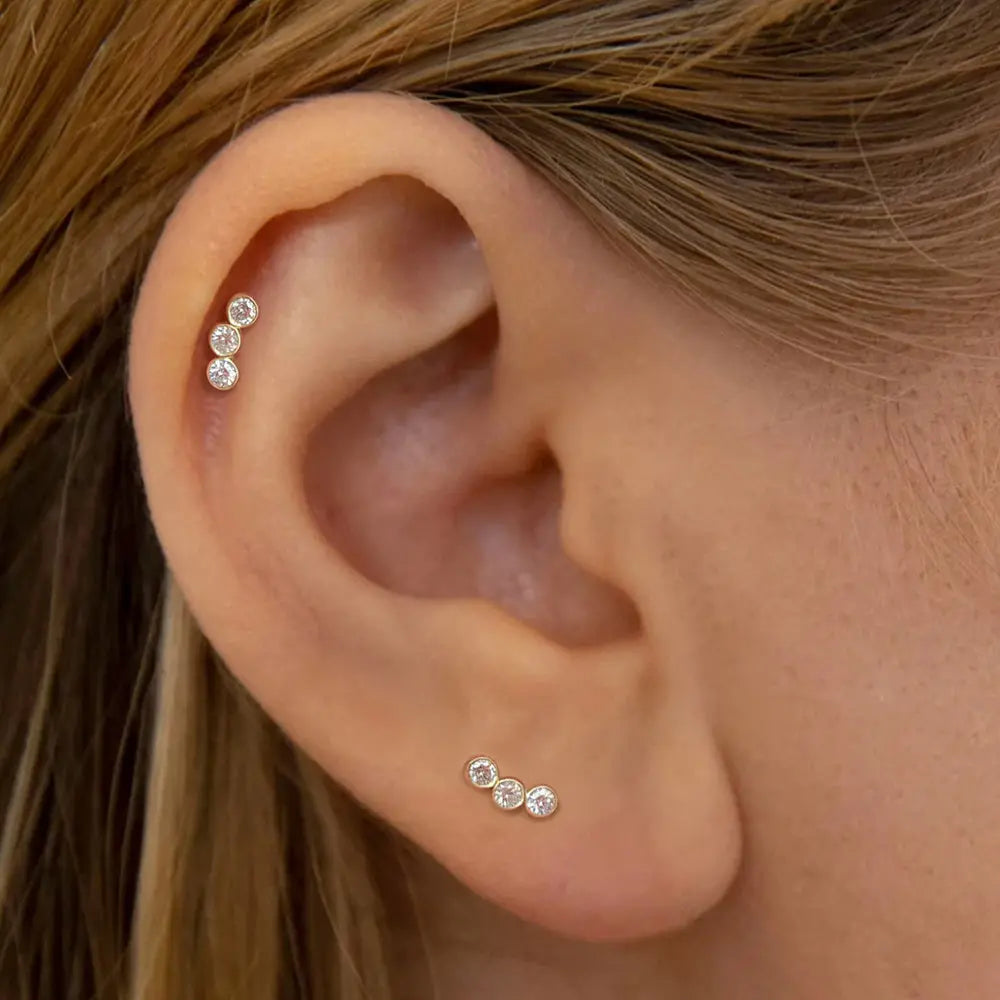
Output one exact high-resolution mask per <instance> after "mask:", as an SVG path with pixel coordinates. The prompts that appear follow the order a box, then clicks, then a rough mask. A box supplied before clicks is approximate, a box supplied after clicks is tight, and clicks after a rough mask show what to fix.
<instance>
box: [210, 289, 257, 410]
mask: <svg viewBox="0 0 1000 1000" xmlns="http://www.w3.org/2000/svg"><path fill="white" fill-rule="evenodd" d="M259 314H260V309H259V308H258V306H257V302H256V300H255V299H253V298H251V296H249V295H246V294H244V293H242V292H241V293H240V294H239V295H234V296H233V297H232V298H231V299H230V300H229V304H228V305H227V306H226V320H227V322H225V323H217V324H216V325H215V326H214V327H212V332H211V333H210V334H209V335H208V346H209V347H210V348H211V349H212V353H213V354H214V355H215V357H214V358H212V360H211V361H209V363H208V368H207V369H206V371H205V374H206V376H207V377H208V383H209V385H211V386H212V387H213V388H215V389H218V390H219V391H220V392H228V391H229V390H230V389H232V387H233V386H234V385H236V383H237V382H238V381H239V379H240V370H239V368H237V367H236V362H235V361H234V360H233V359H234V358H235V356H236V352H237V351H238V350H239V349H240V347H242V346H243V335H242V331H243V330H245V329H246V328H247V327H249V326H253V324H254V323H256V322H257V317H258V315H259Z"/></svg>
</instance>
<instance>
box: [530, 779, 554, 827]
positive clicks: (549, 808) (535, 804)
mask: <svg viewBox="0 0 1000 1000" xmlns="http://www.w3.org/2000/svg"><path fill="white" fill-rule="evenodd" d="M524 808H525V809H527V810H528V812H529V813H531V815H532V816H534V817H535V819H545V817H546V816H551V815H552V814H553V813H554V812H555V811H556V810H557V809H558V808H559V797H558V796H557V795H556V793H555V792H554V791H552V789H551V788H549V786H548V785H536V786H535V787H534V788H532V789H531V791H530V792H528V794H527V797H526V798H525V800H524Z"/></svg>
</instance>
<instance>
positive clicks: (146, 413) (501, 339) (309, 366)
mask: <svg viewBox="0 0 1000 1000" xmlns="http://www.w3.org/2000/svg"><path fill="white" fill-rule="evenodd" d="M388 137H391V141H390V139H389V138H388ZM616 266H617V265H616V263H615V258H614V256H613V255H611V254H610V253H609V252H608V251H607V249H606V248H605V247H604V244H603V243H602V241H601V240H600V239H599V238H598V237H597V236H596V235H595V234H594V233H593V232H592V231H591V230H590V229H589V227H587V226H586V225H585V224H584V223H583V222H582V220H579V219H578V218H576V217H575V215H574V214H573V213H572V212H571V211H570V210H569V209H568V208H567V207H566V206H565V205H563V204H562V203H561V202H560V201H559V199H558V198H557V197H556V196H555V195H554V193H552V192H551V191H549V190H548V189H547V188H546V187H545V186H544V185H543V184H542V183H541V182H540V181H539V180H538V179H537V178H534V177H532V176H531V175H530V174H529V173H528V172H527V171H526V170H525V169H524V168H523V167H521V166H520V165H519V164H517V163H516V162H514V161H512V160H511V158H510V157H509V156H508V155H507V154H506V153H505V152H504V151H503V150H501V149H500V148H499V147H497V146H495V145H494V144H492V143H491V142H490V141H489V140H488V139H487V138H486V137H485V136H483V135H481V134H480V133H478V132H477V131H476V130H475V129H473V128H472V127H471V126H470V125H468V124H467V123H465V122H462V121H460V120H459V119H457V118H455V117H454V116H452V115H450V114H448V113H447V112H445V111H442V110H440V109H435V108H429V107H426V106H424V105H422V104H420V103H419V102H416V101H413V100H409V99H398V98H390V97H381V96H376V95H351V96H349V97H341V98H331V99H322V100H318V101H315V102H311V103H310V104H308V105H303V106H298V107H295V108H291V109H288V110H286V111H283V112H280V113H278V114H276V115H275V116H274V117H273V118H272V119H270V120H268V121H267V122H264V123H262V124H261V125H259V126H258V127H257V128H256V129H254V130H251V132H249V133H247V134H246V135H245V136H243V137H241V138H240V139H238V140H237V141H236V142H234V143H233V144H232V146H230V147H229V148H228V149H227V150H225V151H224V152H223V153H221V154H220V155H219V156H218V157H217V158H216V160H215V161H213V163H212V164H210V165H209V166H208V167H207V168H206V170H205V172H204V173H203V174H202V175H201V176H200V177H199V178H198V180H197V181H196V182H195V183H194V185H193V186H192V188H191V190H190V191H189V193H188V195H187V196H186V197H185V199H184V200H183V201H182V202H181V204H180V206H179V207H178V210H177V212H176V213H175V215H174V217H173V219H172V220H171V222H170V224H169V225H168V227H167V229H166V231H165V233H164V235H163V238H162V241H161V243H160V246H159V247H158V249H157V253H156V255H155V256H154V259H153V261H152V262H151V265H150V268H149V272H148V274H147V278H146V282H145V284H144V287H143V291H142V295H141V298H140V302H139V306H138V309H137V311H136V315H135V321H134V330H133V340H132V346H131V395H132V401H133V406H134V410H135V423H136V429H137V435H138V439H139V446H140V453H141V458H142V466H143V473H144V476H145V478H146V482H147V489H148V495H149V501H150V506H151V510H152V513H153V517H154V521H155V524H156V527H157V531H158V533H159V535H160V538H161V540H162V543H163V546H164V549H165V552H166V555H167V557H168V560H169V562H170V564H171V567H172V569H173V572H174V573H175V575H176V577H177V579H178V581H179V583H180V585H181V587H182V589H183V590H184V593H185V595H186V597H187V599H188V601H189V603H190V605H191V607H192V609H193V611H194V613H195V615H196V617H197V618H198V620H199V622H200V624H201V625H202V627H203V629H204V631H205V633H206V635H207V636H208V638H209V639H210V641H211V642H212V643H213V645H214V646H215V647H216V648H217V649H218V651H219V652H220V654H221V655H222V657H223V658H224V660H225V661H226V663H227V665H228V666H229V667H230V669H231V670H232V671H233V672H234V673H235V674H236V675H237V676H238V677H239V679H240V681H241V682H242V683H243V684H244V685H245V686H246V687H247V688H248V689H249V690H250V692H251V693H252V694H253V696H254V697H255V698H256V699H257V700H258V701H259V702H260V703H261V704H262V706H263V707H264V708H265V709H266V710H267V711H268V712H269V714H271V715H272V716H273V717H274V719H275V720H276V721H277V722H278V724H279V725H280V726H281V727H282V728H283V729H284V730H285V732H286V733H287V734H288V735H289V736H290V737H291V738H292V739H293V740H294V741H295V742H297V743H298V744H299V745H300V746H302V747H303V748H304V749H305V750H306V751H307V752H308V753H309V754H311V755H312V756H313V757H314V758H315V759H316V760H317V761H318V762H319V763H320V764H321V765H322V766H323V767H324V768H326V770H327V771H328V772H329V773H330V774H331V775H332V776H333V777H335V778H336V779H337V780H338V781H339V782H340V783H341V784H343V785H344V786H345V787H346V788H347V789H348V790H349V791H351V792H352V793H353V794H354V795H356V796H357V797H358V798H359V799H360V800H362V801H363V802H364V803H365V804H366V805H368V806H369V807H370V808H371V809H373V810H375V811H376V812H378V813H380V814H381V815H382V816H384V817H385V818H386V819H387V820H388V821H389V822H391V823H392V824H393V825H394V826H395V827H396V828H397V829H398V830H400V831H401V832H402V833H404V834H405V835H407V836H409V837H411V838H412V839H413V840H414V841H416V842H417V843H418V844H419V845H420V846H421V847H423V848H424V849H425V850H427V851H428V852H429V853H430V854H432V855H433V856H434V857H435V858H437V859H438V860H439V861H441V862H442V863H443V864H444V865H445V866H446V867H448V868H449V869H450V870H451V871H453V872H454V873H456V874H457V875H458V876H459V877H460V878H462V879H463V880H464V881H465V882H466V883H467V884H468V885H470V886H471V887H472V888H473V889H475V890H476V891H477V892H479V893H480V894H482V895H483V896H485V897H487V898H489V899H492V900H494V901H496V902H498V903H500V904H502V905H504V906H506V907H508V908H509V909H511V910H513V911H514V912H517V913H518V914H520V915H521V916H523V917H526V918H528V919H531V920H534V921H537V922H539V923H543V924H546V925H548V926H550V927H553V928H555V929H556V930H560V931H562V932H564V933H572V934H577V935H582V936H589V937H597V938H613V937H634V936H637V935H642V934H650V933H656V932H660V931H663V930H668V929H671V928H674V927H677V926H680V925H682V924H684V923H685V922H687V921H688V920H690V919H693V918H694V917H695V916H697V915H698V914H699V913H700V912H702V911H703V910H704V909H705V908H706V907H707V906H710V905H711V904H712V903H713V902H714V901H715V900H716V899H718V898H719V896H720V895H721V894H722V892H724V890H725V888H726V886H727V885H728V882H729V880H730V879H731V878H732V875H733V872H734V871H735V866H736V863H737V860H738V844H739V830H738V824H737V821H736V813H735V809H734V806H733V800H732V793H731V789H730V787H729V784H728V781H727V779H726V776H725V772H724V769H723V767H722V765H721V760H720V758H719V755H718V752H717V748H716V747H715V744H714V739H713V736H712V733H711V728H710V725H709V722H708V720H707V719H706V718H705V716H704V712H703V707H702V705H701V703H700V700H699V699H698V697H697V695H696V693H695V692H696V687H697V685H696V684H695V683H694V682H693V681H692V680H691V679H690V678H685V676H684V673H685V671H686V669H687V668H686V667H685V665H684V664H677V663H671V664H670V666H669V669H666V674H667V675H668V676H663V674H664V670H665V668H664V667H663V664H662V662H661V659H660V652H659V651H658V650H656V649H652V648H651V647H650V645H649V637H648V635H647V634H646V631H645V630H644V628H643V626H642V623H641V621H640V617H639V615H638V613H637V611H636V605H637V600H636V595H634V594H633V593H630V592H629V591H628V589H627V587H625V586H622V582H621V581H620V580H619V579H617V578H616V576H615V572H614V569H613V567H614V566H615V564H616V562H618V563H620V562H621V560H622V559H623V558H624V557H623V554H622V553H621V552H617V551H614V549H615V546H616V544H617V542H616V539H619V538H624V537H626V535H625V533H624V532H622V531H619V530H616V528H621V527H622V524H621V523H618V522H616V521H615V520H614V518H615V517H621V516H623V515H622V513H620V512H621V511H622V508H621V505H620V504H619V506H618V508H617V509H618V511H619V513H618V514H612V511H611V508H607V513H608V517H606V518H605V517H603V516H602V513H604V511H603V510H602V509H601V507H600V503H601V501H600V498H601V497H602V496H603V495H604V492H605V491H604V486H605V484H604V483H595V482H591V481H590V480H589V479H588V478H587V477H586V476H578V475H576V474H575V473H574V474H573V477H572V478H571V479H567V478H566V477H565V476H564V471H563V470H564V468H566V467H568V468H574V469H575V468H581V469H584V468H598V467H599V466H600V464H601V462H602V461H604V459H602V458H598V459H596V460H595V459H594V458H593V456H599V455H601V454H603V450H604V449H605V448H606V446H607V444H608V440H609V439H594V440H591V441H583V442H582V444H581V445H580V447H581V448H588V449H592V451H593V456H590V457H588V461H577V458H578V456H576V455H567V454H560V451H561V450H562V447H563V446H562V444H559V446H558V447H556V446H555V445H554V441H555V439H554V438H553V437H552V435H551V434H550V430H551V428H552V427H554V426H565V425H566V423H567V421H572V420H573V418H574V413H573V412H572V411H573V408H574V407H576V406H577V405H578V404H577V403H576V400H577V399H578V398H579V393H580V386H581V385H582V384H584V383H585V382H587V381H589V380H591V379H594V380H596V381H595V385H596V384H599V385H604V383H605V381H606V379H605V373H606V369H607V360H606V359H607V354H606V352H605V347H606V343H607V338H608V336H609V331H608V329H607V328H606V326H605V324H604V323H603V321H602V319H601V317H603V316H605V315H607V314H609V312H610V311H613V310H615V309H617V308H618V306H619V305H620V304H621V303H619V302H617V301H610V300H608V301H602V300H601V297H602V296H605V297H606V296H607V294H608V292H607V291H605V285H606V286H607V288H611V289H615V292H614V294H616V295H617V294H619V291H618V290H620V289H621V288H623V287H627V288H628V289H629V294H631V293H632V291H633V286H632V284H630V283H629V279H628V277H627V271H626V272H625V273H624V274H625V276H624V277H620V278H619V279H618V281H617V283H616V282H614V281H610V280H609V278H608V276H609V275H610V274H611V270H612V269H613V268H615V267H616ZM581 277H583V279H584V281H585V282H593V284H592V286H589V287H588V291H587V295H586V297H585V298H584V299H581V292H580V280H581ZM543 278H544V280H542V279H543ZM237 293H245V294H247V295H249V296H252V298H253V299H254V301H255V303H256V304H257V306H258V310H259V315H258V318H257V319H256V322H254V323H253V325H252V327H247V328H244V329H245V336H243V333H244V331H243V330H241V331H240V335H241V338H242V339H241V345H240V347H239V355H238V358H239V369H240V375H239V382H238V385H237V386H236V387H235V389H234V391H231V392H229V391H226V392H219V391H217V388H213V386H212V384H211V383H210V382H208V381H206V365H207V364H209V362H210V358H211V356H212V348H211V334H212V330H213V328H214V327H215V326H216V325H217V324H218V323H219V322H220V321H221V320H223V319H228V320H230V321H232V320H233V319H234V317H232V316H227V310H226V306H227V303H229V302H230V301H231V299H232V296H234V295H235V294H237ZM643 294H645V293H643ZM648 312H649V314H650V315H654V314H655V313H656V310H655V308H653V307H652V306H651V307H650V309H649V310H648ZM633 314H634V315H636V316H637V315H639V313H638V312H637V311H636V309H635V307H634V304H633V303H631V302H628V303H626V306H625V307H623V308H622V310H621V315H622V316H623V317H630V316H633ZM643 315H645V313H643ZM235 319H240V316H239V315H237V316H236V317H235ZM631 322H633V321H632V320H631V319H629V320H628V322H624V321H623V324H622V325H620V327H619V328H618V329H615V330H614V331H611V332H612V333H613V334H614V336H615V338H617V341H618V343H619V345H620V344H621V343H622V338H623V337H627V336H631V327H630V326H629V323H631ZM636 322H637V321H636ZM232 325H233V326H236V327H237V329H239V327H238V326H237V324H236V323H232ZM636 329H637V330H638V326H637V327H636ZM637 336H638V334H637ZM230 357H232V355H230ZM612 384H613V380H612ZM608 433H609V434H610V433H611V432H610V430H609V432H608ZM574 447H576V446H575V445H574ZM619 451H621V450H620V449H619ZM616 474H618V473H616ZM580 497H592V498H597V499H596V500H595V503H596V504H597V506H596V507H594V509H595V511H596V516H594V517H593V518H592V519H591V520H590V521H589V522H588V525H589V527H583V528H581V527H580V525H581V524H582V523H583V522H581V521H577V522H575V524H576V525H577V527H575V528H574V537H575V538H577V539H582V540H583V541H584V543H585V545H586V547H587V550H588V551H589V552H602V551H606V552H608V553H609V558H608V559H607V560H604V561H602V559H601V558H593V559H590V560H589V561H588V568H587V569H586V570H584V569H583V568H581V566H580V565H579V564H578V562H576V561H574V559H573V558H571V556H570V554H569V553H568V552H567V551H566V548H565V545H564V534H565V532H564V528H565V516H564V515H565V509H566V505H567V503H571V504H576V507H577V508H579V506H580V504H579V501H578V498H580ZM592 506H593V505H592ZM629 513H630V512H628V511H625V515H626V516H628V515H629ZM637 558H642V554H641V553H640V554H638V556H637ZM675 672H676V676H669V675H671V674H674V673H675ZM651 690H665V691H667V692H668V700H667V701H665V702H664V703H663V705H660V704H659V703H657V704H655V705H651V704H649V703H648V700H647V698H648V692H649V691H651ZM472 754H488V755H489V756H490V757H492V758H493V759H494V760H496V761H497V762H498V763H499V764H500V766H501V768H502V769H503V771H504V773H502V774H498V776H497V785H498V786H499V785H500V783H501V781H502V780H503V779H511V780H513V779H517V781H518V782H519V787H521V788H523V791H524V794H525V795H526V794H527V793H528V792H529V791H530V790H531V789H533V788H546V787H547V788H550V789H555V790H557V792H558V797H559V809H558V813H557V814H556V815H554V816H552V817H551V821H550V822H546V823H544V824H541V823H535V822H533V821H531V820H530V811H529V812H526V811H525V809H524V802H525V800H524V797H523V796H522V800H521V801H520V802H518V803H517V808H516V809H514V810H513V811H512V813H511V814H510V815H505V814H504V810H503V809H497V808H496V807H495V806H494V805H493V804H491V803H490V802H489V798H490V796H484V797H479V798H478V799H477V795H478V793H477V792H476V790H475V789H472V788H470V786H469V782H468V780H467V778H466V775H465V772H464V770H463V762H465V761H467V760H468V759H469V757H470V755H472ZM400 762H405V768H402V769H401V764H400ZM503 787H504V788H507V789H513V790H514V791H516V788H515V787H514V785H504V786H503ZM512 794H513V792H512ZM536 798H537V802H535V805H538V806H539V808H543V807H544V808H548V806H547V805H546V803H547V802H549V800H548V799H546V797H545V796H544V794H542V793H541V792H539V793H538V796H536ZM509 801H513V799H510V800H509ZM533 801H534V800H533ZM636 803H639V805H638V806H636V805H635V804H636ZM515 814H516V815H515ZM442 816H446V817H447V821H446V822H442ZM484 857H485V858H487V859H488V863H486V864H484V863H483V859H484Z"/></svg>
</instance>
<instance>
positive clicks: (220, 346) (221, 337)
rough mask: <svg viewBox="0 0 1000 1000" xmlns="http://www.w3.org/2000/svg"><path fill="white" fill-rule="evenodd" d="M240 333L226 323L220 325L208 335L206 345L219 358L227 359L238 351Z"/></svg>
mask: <svg viewBox="0 0 1000 1000" xmlns="http://www.w3.org/2000/svg"><path fill="white" fill-rule="evenodd" d="M240 343H241V337H240V331H239V330H237V329H236V327H235V326H230V325H229V324H228V323H220V324H219V325H218V326H217V327H215V329H214V330H212V332H211V333H210V334H209V337H208V345H209V347H211V348H212V350H213V351H214V352H215V353H216V354H218V356H219V357H220V358H228V357H229V356H230V355H232V354H235V353H236V352H237V351H238V350H239V349H240Z"/></svg>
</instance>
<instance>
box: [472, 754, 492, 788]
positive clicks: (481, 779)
mask: <svg viewBox="0 0 1000 1000" xmlns="http://www.w3.org/2000/svg"><path fill="white" fill-rule="evenodd" d="M465 780H466V781H467V782H468V783H469V784H470V785H472V787H473V788H480V789H482V790H483V791H484V792H488V791H489V790H490V789H491V788H493V787H494V786H495V785H496V783H497V782H498V781H499V780H500V769H499V768H498V767H497V765H496V761H495V760H493V759H492V758H491V757H486V756H484V755H482V754H480V755H478V756H476V757H472V758H471V759H470V760H468V761H466V763H465Z"/></svg>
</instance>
